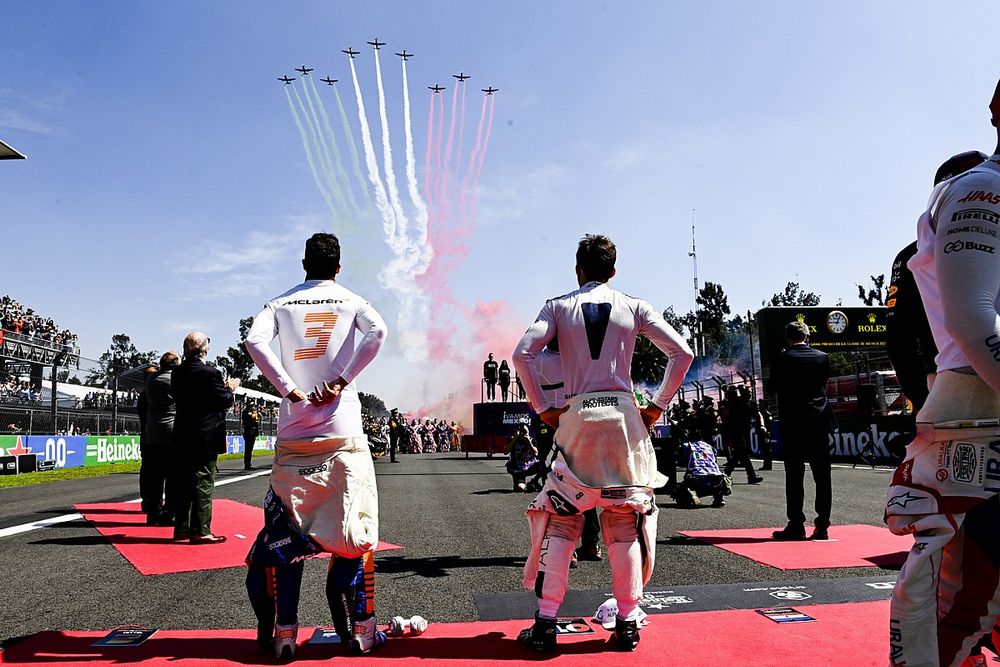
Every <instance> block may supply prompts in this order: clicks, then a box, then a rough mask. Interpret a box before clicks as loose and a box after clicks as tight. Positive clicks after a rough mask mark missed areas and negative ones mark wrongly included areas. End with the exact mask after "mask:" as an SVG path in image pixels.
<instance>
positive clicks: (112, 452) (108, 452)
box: [83, 435, 142, 466]
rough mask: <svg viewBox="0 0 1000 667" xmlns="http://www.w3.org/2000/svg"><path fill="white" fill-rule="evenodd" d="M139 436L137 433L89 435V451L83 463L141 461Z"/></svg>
mask: <svg viewBox="0 0 1000 667" xmlns="http://www.w3.org/2000/svg"><path fill="white" fill-rule="evenodd" d="M141 458H142V457H141V456H140V455H139V436H137V435H89V436H87V453H86V458H85V459H84V462H83V464H84V465H87V466H98V465H105V464H107V463H122V462H124V461H139V460H141Z"/></svg>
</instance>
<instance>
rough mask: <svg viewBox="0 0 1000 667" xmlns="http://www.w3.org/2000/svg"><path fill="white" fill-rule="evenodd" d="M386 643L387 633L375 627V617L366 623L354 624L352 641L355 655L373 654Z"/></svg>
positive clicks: (358, 622)
mask: <svg viewBox="0 0 1000 667" xmlns="http://www.w3.org/2000/svg"><path fill="white" fill-rule="evenodd" d="M385 642H386V638H385V633H384V632H382V631H381V630H379V629H378V628H377V627H375V617H374V616H372V617H371V618H369V619H366V620H364V621H355V622H354V638H353V639H352V640H351V649H352V650H353V651H354V653H355V654H358V655H361V654H365V653H371V652H372V651H374V650H375V649H377V648H378V647H379V646H381V645H382V644H385Z"/></svg>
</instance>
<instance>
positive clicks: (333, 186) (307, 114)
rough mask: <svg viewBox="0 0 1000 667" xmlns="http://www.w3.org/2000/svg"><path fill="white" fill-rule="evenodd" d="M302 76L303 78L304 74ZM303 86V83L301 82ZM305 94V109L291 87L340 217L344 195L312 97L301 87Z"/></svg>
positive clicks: (342, 213)
mask: <svg viewBox="0 0 1000 667" xmlns="http://www.w3.org/2000/svg"><path fill="white" fill-rule="evenodd" d="M302 78H305V77H304V76H303V77H302ZM303 86H305V84H303ZM303 92H304V93H305V96H306V98H307V99H309V109H308V110H307V109H306V104H305V103H304V102H303V101H302V97H301V96H300V95H299V91H298V90H297V89H295V88H293V89H292V94H293V95H295V101H296V102H298V105H299V110H300V111H301V113H302V118H303V119H304V120H305V123H304V124H305V127H306V130H307V132H308V134H309V138H310V141H311V142H312V145H313V152H314V155H315V156H316V163H317V164H318V165H319V168H320V173H321V174H322V176H323V178H324V179H325V181H326V185H327V191H328V192H329V193H330V196H331V198H332V199H333V201H334V202H335V203H336V204H337V209H338V211H339V213H340V216H341V217H342V216H343V215H344V211H345V208H344V206H345V204H344V195H343V193H342V192H340V188H339V187H338V186H337V182H336V179H335V178H334V176H333V168H332V167H331V163H330V154H329V153H330V151H329V149H328V148H327V147H326V142H324V141H323V138H322V137H321V136H320V133H319V130H318V127H317V125H318V121H317V119H316V112H315V109H313V108H312V99H311V98H309V93H308V91H306V90H305V89H303Z"/></svg>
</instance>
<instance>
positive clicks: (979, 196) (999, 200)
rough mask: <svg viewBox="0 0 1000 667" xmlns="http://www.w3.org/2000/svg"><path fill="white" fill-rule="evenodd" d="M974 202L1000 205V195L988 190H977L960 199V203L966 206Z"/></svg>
mask: <svg viewBox="0 0 1000 667" xmlns="http://www.w3.org/2000/svg"><path fill="white" fill-rule="evenodd" d="M972 201H985V202H989V203H991V204H1000V195H998V194H994V193H992V192H987V191H986V190H976V191H975V192H970V193H969V194H967V195H965V196H964V197H962V198H961V199H959V200H958V203H959V204H965V203H968V202H972Z"/></svg>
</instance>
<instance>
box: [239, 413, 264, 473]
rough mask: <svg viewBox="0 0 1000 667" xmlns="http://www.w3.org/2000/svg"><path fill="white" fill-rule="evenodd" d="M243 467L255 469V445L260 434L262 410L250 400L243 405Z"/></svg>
mask: <svg viewBox="0 0 1000 667" xmlns="http://www.w3.org/2000/svg"><path fill="white" fill-rule="evenodd" d="M242 421H243V469H244V470H253V469H254V466H253V446H254V443H255V442H257V436H258V435H260V412H258V411H257V406H255V405H252V404H251V403H250V402H249V401H247V404H246V405H244V406H243V415H242Z"/></svg>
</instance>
